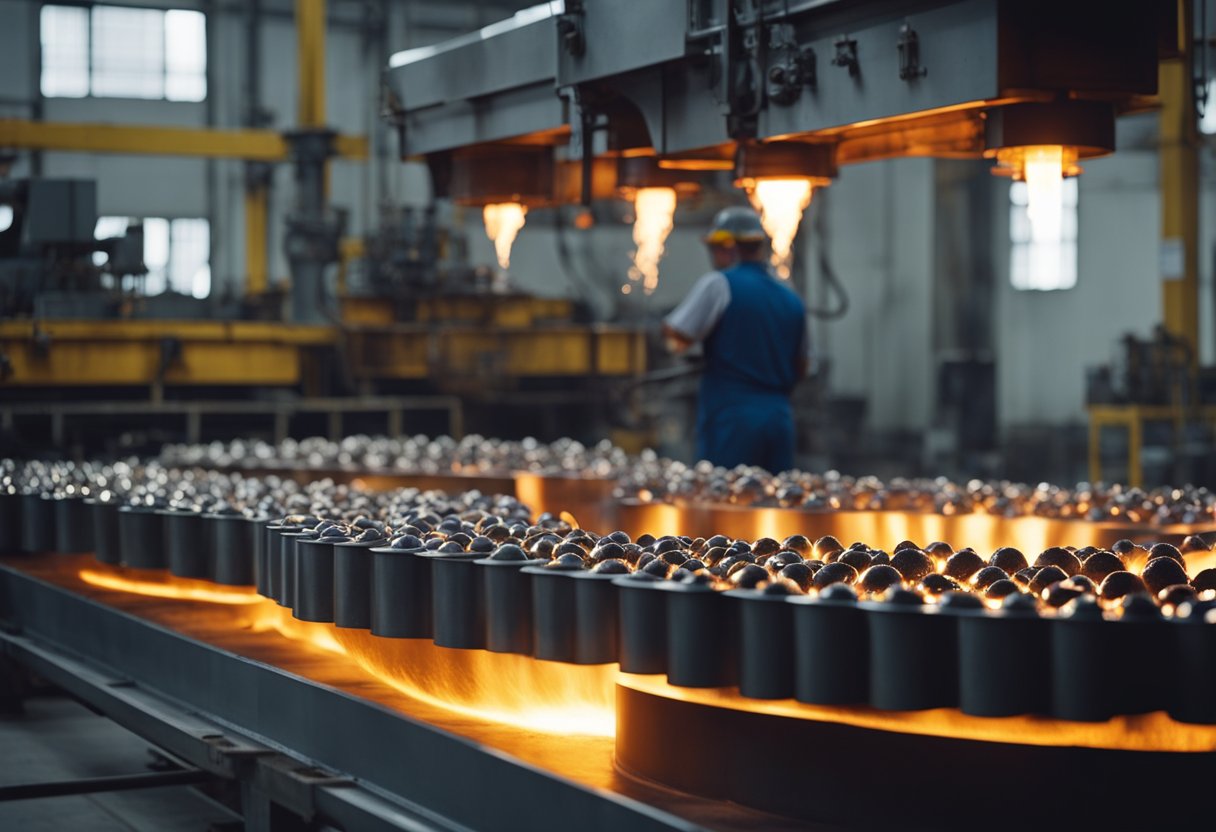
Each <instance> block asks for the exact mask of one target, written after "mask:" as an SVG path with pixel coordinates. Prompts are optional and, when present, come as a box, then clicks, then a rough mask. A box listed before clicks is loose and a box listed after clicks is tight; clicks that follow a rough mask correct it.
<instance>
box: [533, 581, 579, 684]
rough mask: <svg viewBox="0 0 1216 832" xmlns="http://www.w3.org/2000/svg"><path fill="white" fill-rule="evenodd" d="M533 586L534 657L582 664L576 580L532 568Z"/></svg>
mask: <svg viewBox="0 0 1216 832" xmlns="http://www.w3.org/2000/svg"><path fill="white" fill-rule="evenodd" d="M523 572H524V573H525V574H527V575H528V577H529V579H530V580H531V582H532V655H534V656H535V657H536V658H538V659H546V660H548V661H552V662H571V663H573V662H576V661H578V638H577V635H576V631H575V623H574V620H575V615H576V614H577V613H576V606H575V604H576V601H575V588H574V585H575V580H574V578H573V577H571V574H570V572H568V571H565V570H560V569H549V568H546V567H544V566H529V567H527V568H526V569H524V570H523Z"/></svg>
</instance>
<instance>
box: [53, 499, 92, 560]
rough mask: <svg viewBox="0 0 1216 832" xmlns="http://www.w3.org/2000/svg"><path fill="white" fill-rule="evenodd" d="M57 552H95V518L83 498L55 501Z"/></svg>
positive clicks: (65, 553) (64, 553)
mask: <svg viewBox="0 0 1216 832" xmlns="http://www.w3.org/2000/svg"><path fill="white" fill-rule="evenodd" d="M55 551H56V552H59V553H60V554H63V555H67V554H77V553H80V552H91V551H93V518H92V512H91V511H90V509H89V507H88V505H86V504H85V501H84V498H83V497H60V498H58V499H56V500H55Z"/></svg>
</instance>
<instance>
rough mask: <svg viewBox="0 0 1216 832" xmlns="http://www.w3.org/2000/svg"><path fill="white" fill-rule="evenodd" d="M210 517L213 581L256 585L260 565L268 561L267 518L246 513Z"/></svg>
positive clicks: (210, 515) (225, 583)
mask: <svg viewBox="0 0 1216 832" xmlns="http://www.w3.org/2000/svg"><path fill="white" fill-rule="evenodd" d="M206 519H207V521H208V522H209V523H210V525H211V536H210V542H211V572H212V580H214V581H215V582H216V583H217V584H224V585H225V586H250V585H252V584H253V583H254V580H255V571H256V565H257V564H258V563H260V562H262V561H263V560H264V557H263V555H262V550H263V549H264V546H265V539H266V536H265V533H264V532H263V526H264V525H265V522H266V521H265V520H264V519H263V518H254V517H247V516H246V515H244V514H208V515H206ZM259 591H260V589H259Z"/></svg>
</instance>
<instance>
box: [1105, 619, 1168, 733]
mask: <svg viewBox="0 0 1216 832" xmlns="http://www.w3.org/2000/svg"><path fill="white" fill-rule="evenodd" d="M1108 623H1110V624H1111V625H1112V626H1113V628H1114V629H1115V630H1116V631H1117V632H1118V636H1119V637H1118V642H1119V648H1120V659H1119V665H1120V667H1121V670H1120V672H1119V674H1118V681H1117V682H1116V687H1115V690H1114V693H1115V695H1116V699H1117V702H1116V706H1115V707H1116V713H1119V714H1147V713H1152V712H1153V711H1164V710H1165V709H1166V708H1168V707H1169V703H1170V690H1169V683H1170V680H1172V679H1174V678H1176V677H1177V668H1178V661H1179V659H1178V655H1177V650H1176V648H1177V644H1176V642H1175V640H1174V633H1173V630H1172V628H1171V627H1170V625H1169V622H1167V621H1166V620H1165V619H1164V618H1160V617H1157V618H1153V619H1149V620H1137V621H1132V620H1128V619H1126V618H1125V619H1122V620H1120V621H1112V622H1108ZM1132 668H1135V669H1134V670H1132Z"/></svg>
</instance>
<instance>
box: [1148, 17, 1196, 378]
mask: <svg viewBox="0 0 1216 832" xmlns="http://www.w3.org/2000/svg"><path fill="white" fill-rule="evenodd" d="M1178 5H1179V14H1178V45H1179V51H1180V52H1181V57H1179V58H1176V59H1172V60H1168V61H1162V62H1161V66H1160V72H1159V94H1160V97H1161V113H1160V116H1159V119H1160V137H1161V142H1160V145H1159V150H1158V153H1159V156H1160V159H1161V245H1162V249H1163V253H1164V252H1165V250H1166V248H1167V247H1168V248H1169V249H1172V251H1171V252H1170V256H1169V257H1164V256H1163V258H1162V259H1163V260H1168V261H1175V262H1177V261H1178V259H1179V258H1178V256H1177V255H1181V258H1180V259H1181V263H1180V265H1181V273H1175V274H1166V275H1162V277H1163V278H1164V279H1163V280H1162V283H1161V287H1162V297H1161V309H1162V315H1163V321H1164V323H1165V328H1166V329H1167V330H1169V331H1170V333H1171V334H1173V335H1177V336H1179V337H1181V338H1184V339H1186V342H1187V343H1188V344H1189V345H1190V347H1191V355H1192V361H1197V360H1198V356H1199V139H1198V135H1197V133H1196V125H1195V106H1194V94H1195V91H1194V87H1193V82H1192V77H1191V49H1190V31H1191V6H1192V3H1190V2H1185V1H1184V0H1179V2H1178Z"/></svg>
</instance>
